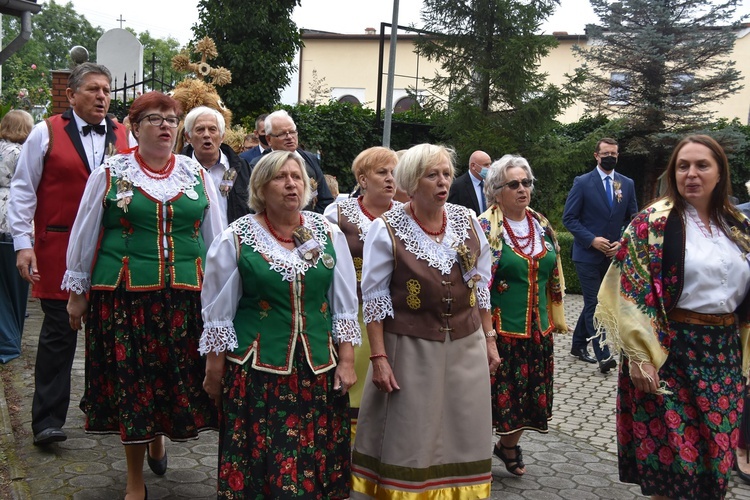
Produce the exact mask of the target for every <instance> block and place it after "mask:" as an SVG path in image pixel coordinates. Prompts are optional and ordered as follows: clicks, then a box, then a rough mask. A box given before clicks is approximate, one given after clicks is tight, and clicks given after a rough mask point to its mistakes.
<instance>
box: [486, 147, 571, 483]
mask: <svg viewBox="0 0 750 500" xmlns="http://www.w3.org/2000/svg"><path fill="white" fill-rule="evenodd" d="M484 185H485V187H484V189H485V194H486V198H487V199H488V200H493V203H492V205H491V206H490V207H489V208H488V209H487V211H485V212H484V213H483V214H482V215H481V216H480V217H479V222H480V224H481V225H482V228H483V229H484V231H485V234H486V235H487V240H488V241H489V244H490V247H491V248H492V254H493V259H492V282H491V284H490V303H491V306H492V308H491V311H490V312H491V313H492V325H493V327H494V328H495V331H496V332H497V350H498V353H499V355H500V368H498V370H497V372H496V373H495V376H494V377H493V379H492V425H493V427H494V428H495V432H496V433H497V434H498V435H499V436H500V438H499V439H498V441H497V443H496V444H495V448H494V453H495V455H496V456H497V457H498V458H500V460H502V461H503V463H504V464H505V468H506V469H507V470H508V472H510V473H512V474H515V475H516V476H522V475H523V474H524V473H525V472H526V470H525V464H524V462H523V455H522V453H521V447H520V446H519V445H518V442H519V441H520V439H521V436H522V434H523V431H524V430H527V429H528V430H534V431H537V432H542V433H546V432H547V421H548V420H549V419H551V418H552V394H553V390H552V389H553V374H554V343H553V337H552V332H553V331H557V332H567V331H568V327H567V325H566V324H565V316H564V312H563V292H564V280H563V273H562V265H561V263H560V255H559V246H558V244H557V239H556V237H555V233H554V231H553V230H552V228H551V227H550V225H549V222H548V221H547V219H545V218H544V216H542V215H541V214H539V213H537V212H535V211H534V210H532V209H531V208H529V203H530V202H531V193H532V191H533V189H534V174H533V173H532V172H531V167H530V166H529V163H528V162H527V161H526V159H524V158H522V157H520V156H512V155H505V156H503V157H502V158H500V159H499V160H498V161H496V162H495V163H493V164H492V166H491V167H490V169H489V172H488V173H487V177H486V178H485V181H484Z"/></svg>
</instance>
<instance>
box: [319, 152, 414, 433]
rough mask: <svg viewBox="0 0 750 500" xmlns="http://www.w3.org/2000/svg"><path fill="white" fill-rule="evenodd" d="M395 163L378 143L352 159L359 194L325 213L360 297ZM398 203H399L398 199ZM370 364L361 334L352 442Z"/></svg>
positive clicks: (387, 206) (390, 190)
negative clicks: (365, 256)
mask: <svg viewBox="0 0 750 500" xmlns="http://www.w3.org/2000/svg"><path fill="white" fill-rule="evenodd" d="M396 163H398V156H396V153H395V152H394V151H393V150H391V149H388V148H384V147H380V146H376V147H373V148H369V149H366V150H364V151H362V152H361V153H360V154H359V155H357V157H356V158H355V159H354V163H352V172H353V173H354V177H355V178H356V179H357V184H358V187H359V192H360V195H359V196H357V197H356V198H347V199H345V200H342V201H340V202H338V203H332V204H330V205H328V207H327V208H326V211H325V217H326V218H327V219H328V220H329V221H330V222H332V223H333V224H337V225H338V226H339V227H340V228H341V231H342V232H343V233H344V236H346V241H347V243H348V244H349V251H350V252H351V253H352V259H353V260H354V269H355V270H356V272H357V296H358V297H359V299H360V300H362V289H361V287H360V282H361V281H362V252H363V249H364V244H365V237H366V236H367V232H368V231H369V230H370V225H371V224H372V221H373V220H375V219H376V218H378V217H380V216H381V215H383V214H384V213H385V212H387V211H388V210H390V209H391V208H392V207H393V206H394V203H393V195H394V194H395V193H396V183H395V181H394V180H393V169H394V168H395V167H396ZM396 205H400V203H398V202H396ZM359 326H360V329H361V330H362V332H365V323H364V321H363V320H362V309H361V308H360V310H359ZM369 366H370V344H369V342H367V335H362V345H360V346H357V348H356V349H355V350H354V371H355V372H356V374H357V383H356V384H354V386H353V387H352V388H351V389H350V390H349V406H350V408H351V416H352V442H353V441H354V437H355V435H356V434H357V416H358V414H359V404H360V401H362V388H363V387H364V382H365V375H367V368H368V367H369Z"/></svg>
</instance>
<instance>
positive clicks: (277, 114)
mask: <svg viewBox="0 0 750 500" xmlns="http://www.w3.org/2000/svg"><path fill="white" fill-rule="evenodd" d="M276 118H288V119H289V120H291V121H292V125H294V127H295V128H297V124H296V123H294V119H292V117H291V116H289V113H287V112H286V111H285V110H283V109H280V110H278V111H274V112H273V113H271V114H270V115H268V116H266V135H271V134H273V121H274V120H275V119H276Z"/></svg>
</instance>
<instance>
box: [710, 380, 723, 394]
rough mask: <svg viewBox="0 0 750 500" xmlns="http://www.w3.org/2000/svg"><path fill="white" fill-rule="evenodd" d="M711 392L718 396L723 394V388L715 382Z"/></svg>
mask: <svg viewBox="0 0 750 500" xmlns="http://www.w3.org/2000/svg"><path fill="white" fill-rule="evenodd" d="M711 390H712V391H714V392H715V393H717V394H718V393H720V392H721V386H720V385H719V384H717V383H716V382H714V383H713V384H711Z"/></svg>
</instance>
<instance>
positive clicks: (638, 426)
mask: <svg viewBox="0 0 750 500" xmlns="http://www.w3.org/2000/svg"><path fill="white" fill-rule="evenodd" d="M633 435H634V436H635V437H637V438H638V439H643V438H645V437H646V436H647V435H648V429H647V428H646V424H644V423H643V422H633Z"/></svg>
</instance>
